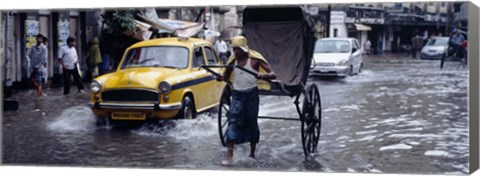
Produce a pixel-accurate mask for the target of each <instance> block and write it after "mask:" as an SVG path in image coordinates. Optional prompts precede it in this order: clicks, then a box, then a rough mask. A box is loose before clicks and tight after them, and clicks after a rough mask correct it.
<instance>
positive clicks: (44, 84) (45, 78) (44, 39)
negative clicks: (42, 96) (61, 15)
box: [42, 36, 48, 88]
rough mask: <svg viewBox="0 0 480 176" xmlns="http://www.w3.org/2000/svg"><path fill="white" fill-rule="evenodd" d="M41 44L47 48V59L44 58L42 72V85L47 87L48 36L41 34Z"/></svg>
mask: <svg viewBox="0 0 480 176" xmlns="http://www.w3.org/2000/svg"><path fill="white" fill-rule="evenodd" d="M43 45H45V47H46V48H47V59H46V60H45V64H44V67H43V68H44V69H43V70H44V72H43V76H44V77H43V81H42V83H43V87H44V88H47V82H48V38H47V37H45V36H43Z"/></svg>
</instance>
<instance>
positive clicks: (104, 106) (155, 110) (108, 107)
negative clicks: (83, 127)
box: [89, 102, 182, 118]
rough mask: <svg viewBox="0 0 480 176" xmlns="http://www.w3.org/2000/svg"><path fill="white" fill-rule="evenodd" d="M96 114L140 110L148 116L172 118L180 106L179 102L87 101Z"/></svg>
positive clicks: (104, 114) (109, 114)
mask: <svg viewBox="0 0 480 176" xmlns="http://www.w3.org/2000/svg"><path fill="white" fill-rule="evenodd" d="M89 106H90V108H91V109H92V111H93V113H94V114H95V115H96V116H111V114H112V113H113V112H142V113H145V114H146V116H147V117H149V118H173V117H175V115H176V114H177V113H178V112H179V110H180V109H181V108H182V104H181V103H173V104H163V105H160V104H156V103H148V104H135V103H105V102H96V103H89Z"/></svg>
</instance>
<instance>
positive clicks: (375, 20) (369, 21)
mask: <svg viewBox="0 0 480 176" xmlns="http://www.w3.org/2000/svg"><path fill="white" fill-rule="evenodd" d="M345 23H362V24H384V23H385V19H383V18H352V17H347V18H346V19H345Z"/></svg>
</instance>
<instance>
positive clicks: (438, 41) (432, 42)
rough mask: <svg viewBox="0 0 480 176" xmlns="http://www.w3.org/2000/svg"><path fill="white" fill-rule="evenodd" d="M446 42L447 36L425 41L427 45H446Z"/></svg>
mask: <svg viewBox="0 0 480 176" xmlns="http://www.w3.org/2000/svg"><path fill="white" fill-rule="evenodd" d="M447 44H448V38H434V39H430V40H429V41H428V43H427V45H428V46H446V45H447Z"/></svg>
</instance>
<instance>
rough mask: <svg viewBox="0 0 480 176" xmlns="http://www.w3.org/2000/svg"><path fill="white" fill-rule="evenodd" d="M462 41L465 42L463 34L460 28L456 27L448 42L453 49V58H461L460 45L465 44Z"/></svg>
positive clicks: (462, 52)
mask: <svg viewBox="0 0 480 176" xmlns="http://www.w3.org/2000/svg"><path fill="white" fill-rule="evenodd" d="M464 42H466V39H465V36H463V34H462V33H461V31H460V29H457V30H456V31H455V34H453V35H452V36H451V37H450V42H449V44H450V47H451V48H452V49H453V53H452V56H453V58H454V59H455V60H457V59H461V58H462V57H463V55H464V47H462V45H463V46H466V44H465V43H464Z"/></svg>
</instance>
